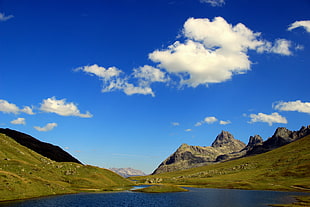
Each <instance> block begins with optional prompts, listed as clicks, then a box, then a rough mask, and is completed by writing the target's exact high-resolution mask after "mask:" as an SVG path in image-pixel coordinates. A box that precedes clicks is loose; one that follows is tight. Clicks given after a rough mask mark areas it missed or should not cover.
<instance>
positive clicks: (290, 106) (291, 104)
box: [273, 100, 310, 114]
mask: <svg viewBox="0 0 310 207" xmlns="http://www.w3.org/2000/svg"><path fill="white" fill-rule="evenodd" d="M273 108H274V109H276V110H279V111H297V112H302V113H308V114H310V102H302V101H301V100H296V101H288V102H284V101H279V102H276V103H274V104H273Z"/></svg>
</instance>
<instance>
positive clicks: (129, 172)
mask: <svg viewBox="0 0 310 207" xmlns="http://www.w3.org/2000/svg"><path fill="white" fill-rule="evenodd" d="M110 170H111V171H113V172H115V173H117V174H119V175H120V176H123V177H124V178H128V177H133V176H144V175H146V174H145V173H144V172H142V171H141V170H136V169H132V168H110Z"/></svg>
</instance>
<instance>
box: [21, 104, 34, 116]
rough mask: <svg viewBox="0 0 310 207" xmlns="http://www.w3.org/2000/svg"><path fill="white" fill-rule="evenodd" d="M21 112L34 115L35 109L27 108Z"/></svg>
mask: <svg viewBox="0 0 310 207" xmlns="http://www.w3.org/2000/svg"><path fill="white" fill-rule="evenodd" d="M20 111H21V112H24V113H26V114H29V115H34V114H35V113H34V112H33V109H32V108H31V107H29V106H25V107H24V108H23V109H21V110H20Z"/></svg>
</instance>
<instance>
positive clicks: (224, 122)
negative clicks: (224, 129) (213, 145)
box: [220, 120, 231, 125]
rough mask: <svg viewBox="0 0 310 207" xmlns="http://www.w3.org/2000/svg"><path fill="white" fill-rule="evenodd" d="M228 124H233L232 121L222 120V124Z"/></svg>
mask: <svg viewBox="0 0 310 207" xmlns="http://www.w3.org/2000/svg"><path fill="white" fill-rule="evenodd" d="M227 124H231V121H229V120H228V121H222V120H221V121H220V125H227Z"/></svg>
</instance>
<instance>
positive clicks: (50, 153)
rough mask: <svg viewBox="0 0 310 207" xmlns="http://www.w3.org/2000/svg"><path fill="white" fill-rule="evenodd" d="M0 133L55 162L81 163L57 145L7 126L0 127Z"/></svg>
mask: <svg viewBox="0 0 310 207" xmlns="http://www.w3.org/2000/svg"><path fill="white" fill-rule="evenodd" d="M0 133H2V134H5V135H7V136H9V137H11V138H12V139H14V140H15V141H16V142H18V143H19V144H21V145H23V146H25V147H27V148H29V149H31V150H33V151H35V152H37V153H39V154H41V155H42V156H44V157H47V158H50V159H51V160H54V161H56V162H75V163H78V164H82V163H81V162H80V161H79V160H78V159H76V158H75V157H73V156H72V155H70V154H69V153H68V152H66V151H64V150H63V149H61V148H60V147H59V146H56V145H52V144H50V143H46V142H42V141H40V140H38V139H36V138H34V137H32V136H30V135H28V134H25V133H22V132H19V131H16V130H12V129H8V128H6V129H4V128H0Z"/></svg>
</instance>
